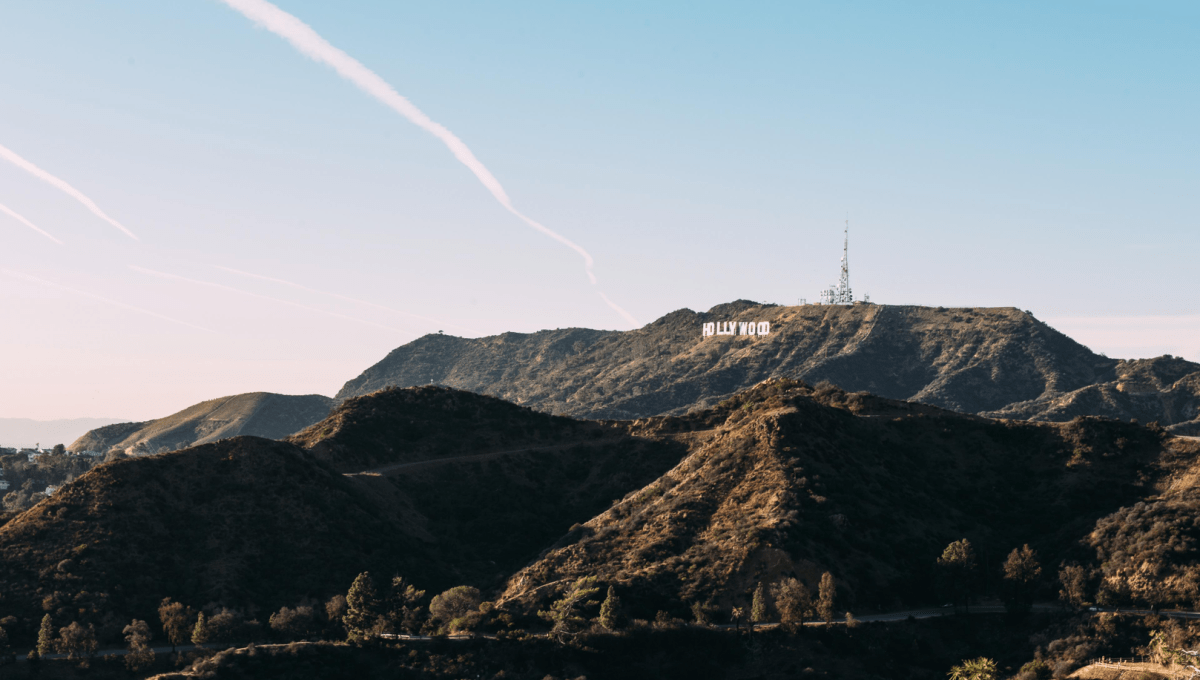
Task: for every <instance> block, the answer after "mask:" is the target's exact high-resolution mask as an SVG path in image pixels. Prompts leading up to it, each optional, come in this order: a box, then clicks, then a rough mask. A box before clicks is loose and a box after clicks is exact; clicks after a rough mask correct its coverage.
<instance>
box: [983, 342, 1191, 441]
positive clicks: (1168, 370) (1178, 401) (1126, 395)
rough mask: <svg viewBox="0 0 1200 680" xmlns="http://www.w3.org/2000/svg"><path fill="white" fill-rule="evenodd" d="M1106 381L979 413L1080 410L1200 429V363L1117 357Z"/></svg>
mask: <svg viewBox="0 0 1200 680" xmlns="http://www.w3.org/2000/svg"><path fill="white" fill-rule="evenodd" d="M1113 373H1114V376H1113V378H1112V379H1111V380H1108V381H1107V382H1102V383H1098V384H1095V385H1088V386H1086V387H1081V388H1079V389H1077V390H1072V391H1070V392H1067V393H1063V394H1054V395H1047V396H1043V397H1040V398H1038V399H1034V400H1031V401H1025V402H1020V403H1016V404H1010V405H1008V406H1007V407H1005V408H1003V409H1001V410H998V411H995V412H991V413H986V414H984V415H988V416H993V417H997V418H1022V419H1027V420H1042V421H1065V420H1070V419H1072V418H1074V417H1076V416H1081V415H1095V416H1104V417H1106V418H1116V419H1118V420H1130V419H1137V420H1139V421H1140V422H1143V423H1149V422H1154V421H1157V422H1158V423H1159V424H1161V425H1163V426H1164V427H1166V428H1167V429H1168V430H1170V431H1171V432H1174V433H1176V434H1181V435H1197V434H1200V364H1196V363H1193V362H1191V361H1187V360H1185V359H1180V358H1178V357H1171V356H1162V357H1157V358H1154V359H1138V360H1135V361H1121V362H1119V363H1118V364H1117V365H1116V366H1115V367H1114V369H1113Z"/></svg>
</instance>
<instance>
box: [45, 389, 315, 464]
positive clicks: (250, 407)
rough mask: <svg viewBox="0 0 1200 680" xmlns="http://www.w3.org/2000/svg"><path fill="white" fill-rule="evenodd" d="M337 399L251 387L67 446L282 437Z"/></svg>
mask: <svg viewBox="0 0 1200 680" xmlns="http://www.w3.org/2000/svg"><path fill="white" fill-rule="evenodd" d="M334 403H335V402H334V401H333V400H332V399H330V398H329V397H323V396H321V395H319V394H309V395H304V396H292V395H286V394H271V393H270V392H250V393H247V394H239V395H236V396H232V397H222V398H220V399H210V400H208V401H204V402H200V403H199V404H196V405H195V406H189V407H188V408H186V409H184V410H182V411H180V412H179V413H175V414H173V415H169V416H167V417H165V418H159V419H158V420H151V421H148V422H144V423H118V424H116V425H108V426H106V427H101V428H98V429H95V430H92V431H91V432H88V433H87V434H85V435H83V436H82V437H80V438H79V439H77V440H75V443H73V444H71V446H69V447H67V448H68V449H69V450H71V451H100V452H107V451H110V450H112V449H117V450H120V451H124V452H126V453H129V454H135V455H136V454H145V453H160V452H162V451H173V450H176V449H182V448H186V447H188V446H195V445H197V444H207V443H209V442H215V441H217V440H218V439H225V438H228V437H236V436H239V435H252V436H255V437H265V438H267V439H282V438H284V437H286V436H288V435H290V434H292V433H294V432H298V431H300V430H302V429H304V428H306V427H308V426H309V425H311V424H313V423H315V422H316V421H318V420H320V419H322V418H324V417H325V416H326V415H327V414H328V413H329V409H331V408H332V407H333V404H334Z"/></svg>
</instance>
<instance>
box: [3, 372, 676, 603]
mask: <svg viewBox="0 0 1200 680" xmlns="http://www.w3.org/2000/svg"><path fill="white" fill-rule="evenodd" d="M414 424H415V425H414ZM322 432H328V433H329V434H328V435H326V438H325V439H323V440H322V439H321V436H320V434H319V433H322ZM418 434H419V435H420V436H417V435H418ZM310 437H311V438H312V441H308V439H309V438H310ZM295 441H296V442H298V443H301V444H308V445H310V446H312V450H311V451H306V450H305V449H303V448H300V446H297V445H296V444H293V443H290V442H276V441H270V440H266V439H260V438H257V437H236V438H232V439H225V440H222V441H219V442H215V443H212V444H205V445H201V446H197V447H193V448H188V449H184V450H181V451H175V452H170V453H165V454H161V455H157V456H145V457H136V458H130V459H125V460H120V461H116V462H112V463H107V464H103V465H100V466H99V467H97V468H95V469H93V470H92V471H91V472H88V473H87V474H84V475H83V476H81V477H80V478H79V479H77V480H76V481H74V482H73V483H71V484H68V485H67V486H65V487H63V488H62V489H61V490H60V491H59V492H57V493H55V494H54V495H52V496H51V497H50V498H48V499H46V500H43V501H41V502H40V503H38V504H37V505H36V506H34V507H33V508H32V509H30V510H28V511H26V512H25V513H23V514H21V515H19V516H17V517H16V518H15V519H13V520H11V521H9V522H8V523H7V524H5V525H4V526H2V527H0V558H2V559H0V592H2V593H3V594H4V600H3V602H4V605H5V607H6V608H7V609H8V611H10V612H12V611H17V612H21V613H22V615H23V616H25V617H28V621H31V622H34V623H36V619H37V617H40V613H38V612H39V611H40V610H41V608H42V607H43V602H44V601H48V602H50V603H51V604H52V609H53V610H57V609H60V608H61V609H64V611H69V610H70V609H71V608H72V607H75V608H82V609H83V610H88V609H89V608H91V607H93V606H98V605H95V602H97V601H102V602H103V603H104V604H103V607H102V609H103V610H104V611H108V612H110V613H111V612H113V611H116V612H121V613H122V615H124V616H125V618H126V619H128V617H129V616H130V615H137V616H139V617H141V618H147V619H149V618H152V617H153V611H152V609H153V605H155V604H157V602H159V601H160V600H161V599H162V598H163V597H168V596H169V597H173V598H175V599H177V600H181V601H185V602H189V603H192V604H196V605H200V604H205V603H209V602H218V603H223V604H225V605H228V606H231V607H240V608H245V609H247V610H251V611H252V610H255V609H256V608H278V607H279V606H280V605H282V604H295V603H296V602H298V601H300V600H302V599H303V598H307V597H313V598H322V597H324V598H327V597H329V596H330V595H332V594H334V593H337V592H345V589H346V587H347V586H348V584H349V583H350V581H351V580H353V578H354V576H355V575H356V574H357V573H359V572H360V571H363V570H368V569H369V570H375V571H376V572H377V573H379V574H380V575H381V577H385V578H386V577H390V575H391V574H394V573H403V574H405V575H407V576H408V577H410V578H412V579H414V580H416V581H417V582H419V583H421V584H423V585H427V586H429V587H434V588H446V587H450V586H453V585H457V584H460V583H464V582H467V583H477V584H479V585H488V584H497V585H498V584H499V583H501V582H502V581H503V579H504V578H506V577H507V576H508V575H509V574H511V573H512V571H514V570H515V569H517V568H519V567H520V566H522V565H524V564H526V563H528V561H529V560H531V559H533V558H535V557H536V556H537V555H538V553H539V552H540V551H542V550H543V549H544V548H545V547H546V546H548V545H550V544H551V543H553V542H554V540H555V539H556V538H557V537H558V536H561V535H562V534H563V533H564V532H566V531H567V530H568V529H569V528H570V527H571V526H572V525H573V524H576V523H579V522H584V521H587V520H588V519H589V518H591V517H592V516H594V515H595V514H596V513H598V512H600V511H601V510H603V509H604V508H605V507H607V506H608V505H609V504H610V503H611V502H612V499H614V498H619V497H621V496H623V495H624V494H626V493H628V492H629V491H631V490H633V489H636V488H640V487H641V486H644V485H645V484H647V483H649V482H650V481H652V480H653V479H655V478H657V477H658V476H659V475H661V474H662V473H663V472H665V471H666V470H668V469H670V467H671V466H673V465H675V464H676V463H678V461H679V460H680V459H681V458H682V456H683V455H684V449H683V447H681V446H679V445H677V444H675V443H674V442H669V441H658V440H644V439H639V438H634V437H630V436H629V435H627V434H624V433H623V432H622V431H621V430H620V429H618V428H614V427H609V426H604V425H601V424H598V423H594V422H579V421H574V420H571V419H568V418H555V417H552V416H549V415H546V414H543V413H536V412H532V411H530V410H529V409H525V408H521V407H519V406H514V405H512V404H508V403H505V402H502V401H500V400H498V399H494V398H491V397H485V396H481V395H476V394H471V393H467V392H457V391H453V390H448V389H445V388H421V389H414V390H388V391H384V392H380V393H378V394H376V395H370V396H367V397H362V398H358V399H353V400H350V401H348V402H346V403H345V404H343V405H342V406H341V407H339V409H338V410H337V412H336V413H334V414H333V415H331V416H330V418H329V419H328V420H326V421H325V422H324V423H322V424H319V425H317V426H314V427H313V428H311V429H310V430H309V431H307V432H306V433H304V434H302V435H300V436H298V437H296V438H295ZM414 442H416V445H415V446H414V444H413V443H414ZM547 446H549V448H547ZM422 447H424V448H422ZM497 448H500V449H501V453H502V455H501V456H500V457H497V458H494V459H483V460H475V459H468V460H461V461H457V460H456V461H453V462H447V463H444V464H440V463H439V464H438V465H427V466H426V467H422V468H420V469H417V470H412V471H407V472H406V473H405V474H403V475H396V476H393V477H388V476H384V475H380V474H375V473H365V474H352V475H348V476H347V475H343V474H340V473H341V472H343V471H348V470H361V469H362V468H356V467H354V466H353V465H351V461H356V463H355V464H361V465H362V466H363V467H375V466H377V465H380V464H387V463H395V462H398V461H412V460H414V459H415V460H430V459H433V460H434V461H435V462H437V461H438V459H441V458H457V457H463V456H467V457H472V456H477V455H478V454H481V453H483V454H487V453H488V452H492V451H496V450H497ZM514 449H515V450H516V452H513V450H514ZM327 461H328V462H327ZM331 463H332V464H336V465H339V466H340V468H341V469H339V470H334V469H333V467H331ZM55 593H60V594H59V595H55ZM79 593H85V595H84V596H79V597H84V600H81V601H79V602H76V601H75V599H76V597H77V594H79ZM47 596H50V597H51V599H50V600H46V599H45V598H47ZM77 605H78V606H77ZM98 611H99V610H98Z"/></svg>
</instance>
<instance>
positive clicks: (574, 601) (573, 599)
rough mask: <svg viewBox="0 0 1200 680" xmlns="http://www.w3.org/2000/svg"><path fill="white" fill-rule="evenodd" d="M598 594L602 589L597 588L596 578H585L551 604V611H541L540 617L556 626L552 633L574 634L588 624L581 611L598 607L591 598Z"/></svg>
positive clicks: (573, 584) (576, 582)
mask: <svg viewBox="0 0 1200 680" xmlns="http://www.w3.org/2000/svg"><path fill="white" fill-rule="evenodd" d="M598 592H600V588H598V587H597V586H596V577H595V576H584V577H583V578H580V579H579V580H577V581H575V582H574V583H572V584H571V585H570V586H568V587H567V590H566V592H565V593H564V594H563V596H562V598H561V599H559V600H557V601H555V602H554V603H553V604H551V605H550V609H548V610H543V611H539V612H538V616H540V617H542V618H543V619H545V620H547V621H549V622H550V623H552V624H553V625H554V627H553V628H552V629H551V632H552V633H555V634H559V635H566V634H569V633H572V632H574V631H575V630H576V629H577V628H578V627H580V626H582V625H583V624H584V623H586V622H587V620H586V619H585V618H584V617H583V616H581V615H580V612H579V610H580V609H581V608H583V607H588V606H593V607H594V606H596V605H597V604H598V603H597V602H596V601H595V600H591V599H589V598H591V597H592V596H593V595H595V594H596V593H598Z"/></svg>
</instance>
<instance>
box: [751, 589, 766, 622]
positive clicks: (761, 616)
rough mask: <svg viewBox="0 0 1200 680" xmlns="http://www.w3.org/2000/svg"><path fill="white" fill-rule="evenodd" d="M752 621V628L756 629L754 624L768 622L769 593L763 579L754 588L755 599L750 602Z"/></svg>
mask: <svg viewBox="0 0 1200 680" xmlns="http://www.w3.org/2000/svg"><path fill="white" fill-rule="evenodd" d="M750 621H751V623H750V629H751V630H754V624H756V623H766V622H767V593H766V589H765V588H764V587H763V584H762V582H761V581H760V582H759V584H758V587H757V588H755V589H754V599H753V600H752V601H751V603H750Z"/></svg>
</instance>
